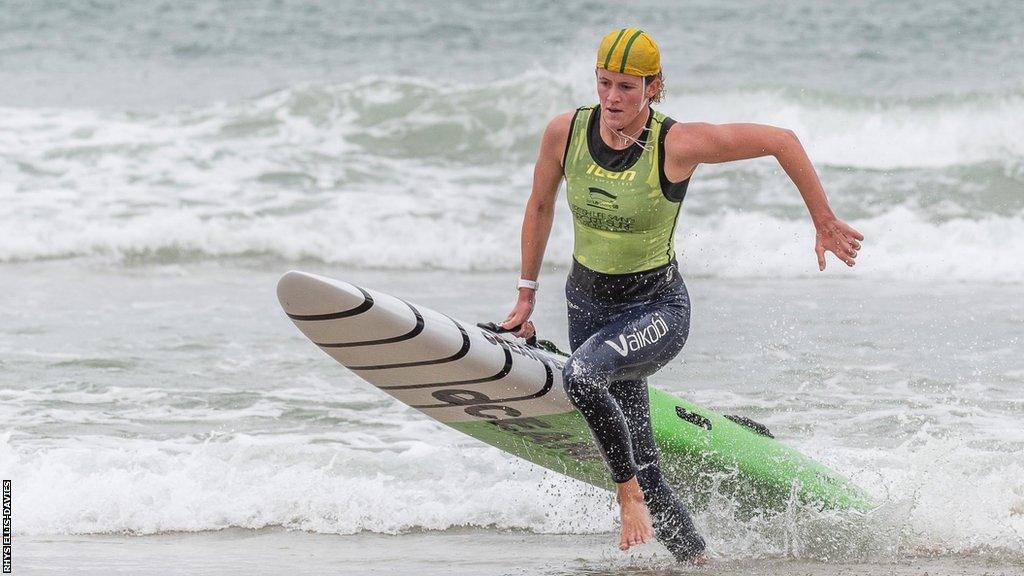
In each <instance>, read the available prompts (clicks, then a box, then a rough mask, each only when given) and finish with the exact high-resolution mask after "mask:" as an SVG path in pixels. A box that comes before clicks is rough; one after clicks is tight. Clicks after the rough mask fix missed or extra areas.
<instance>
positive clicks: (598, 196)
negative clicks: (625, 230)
mask: <svg viewBox="0 0 1024 576" xmlns="http://www.w3.org/2000/svg"><path fill="white" fill-rule="evenodd" d="M616 200H618V197H617V196H616V195H615V194H612V193H611V192H608V191H607V190H601V189H600V188H589V189H588V193H587V206H593V207H594V208H600V209H602V210H618V209H619V205H618V204H617V203H616V202H615V201H616Z"/></svg>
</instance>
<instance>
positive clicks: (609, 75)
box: [597, 68, 657, 130]
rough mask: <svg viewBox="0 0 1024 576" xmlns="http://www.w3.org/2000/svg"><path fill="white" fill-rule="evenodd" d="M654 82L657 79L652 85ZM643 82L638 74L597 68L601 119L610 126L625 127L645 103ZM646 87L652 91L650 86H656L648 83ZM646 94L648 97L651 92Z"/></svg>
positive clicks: (619, 128)
mask: <svg viewBox="0 0 1024 576" xmlns="http://www.w3.org/2000/svg"><path fill="white" fill-rule="evenodd" d="M656 82H657V80H655V81H654V82H652V83H651V84H652V85H654V84H655V83H656ZM644 84H645V83H644V79H643V78H641V77H639V76H630V75H629V74H622V73H620V72H609V71H608V70H603V69H600V68H598V69H597V97H598V100H599V101H600V103H601V119H602V120H604V121H605V122H606V123H607V124H608V125H609V126H610V127H612V128H615V129H618V130H621V129H623V128H625V127H626V125H627V124H629V123H630V122H631V121H632V120H633V119H635V118H636V117H637V115H638V113H639V112H640V111H641V109H642V107H643V106H644V105H645V104H647V101H645V100H644V97H645V95H644V88H645V86H644ZM646 88H647V92H649V93H653V92H654V90H652V88H657V86H651V85H648V86H646ZM646 96H647V98H650V96H651V94H647V95H646Z"/></svg>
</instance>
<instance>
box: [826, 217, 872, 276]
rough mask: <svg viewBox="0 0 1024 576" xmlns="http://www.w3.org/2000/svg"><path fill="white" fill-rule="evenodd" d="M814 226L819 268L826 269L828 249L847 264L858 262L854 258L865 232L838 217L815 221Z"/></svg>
mask: <svg viewBox="0 0 1024 576" xmlns="http://www.w3.org/2000/svg"><path fill="white" fill-rule="evenodd" d="M814 227H815V228H816V229H817V234H816V238H815V242H814V252H815V253H816V254H817V255H818V270H824V269H825V252H826V251H828V252H831V253H833V254H835V255H836V258H839V259H840V260H842V261H843V262H846V265H847V266H853V265H854V264H856V261H855V260H854V259H855V258H857V252H858V251H859V250H860V242H861V240H863V239H864V235H863V234H861V233H860V232H857V231H856V230H854V229H853V227H852V226H850V225H849V224H847V223H846V222H843V221H842V220H840V219H838V218H832V219H830V220H825V221H822V222H815V223H814Z"/></svg>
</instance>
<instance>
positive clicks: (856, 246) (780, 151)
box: [666, 123, 864, 270]
mask: <svg viewBox="0 0 1024 576" xmlns="http://www.w3.org/2000/svg"><path fill="white" fill-rule="evenodd" d="M677 126H678V128H676V127H673V129H672V130H671V132H669V134H668V138H667V139H666V153H667V154H666V156H667V157H666V160H667V161H668V163H669V164H671V165H672V169H673V171H674V172H676V173H682V174H684V175H685V174H689V173H691V172H693V169H694V168H696V166H697V165H698V164H704V163H707V164H717V163H721V162H732V161H734V160H746V159H748V158H758V157H761V156H774V157H775V158H776V159H777V160H778V161H779V165H780V166H782V169H783V170H785V171H786V174H788V175H789V177H790V179H791V180H793V184H795V185H796V187H797V189H798V190H799V191H800V195H801V196H802V197H803V199H804V204H806V205H807V211H808V212H810V214H811V220H812V221H813V222H814V227H815V229H816V231H817V234H816V241H815V246H814V251H815V253H816V254H817V256H818V269H819V270H824V269H825V252H826V251H828V252H832V253H833V254H835V255H836V257H837V258H839V259H840V260H842V261H843V262H846V264H847V265H848V266H853V265H854V264H855V263H856V262H855V258H856V257H857V251H858V250H860V241H861V240H863V239H864V235H863V234H861V233H860V232H857V231H856V230H854V229H853V227H851V226H850V225H849V224H847V223H846V222H843V221H842V220H840V219H839V218H837V217H836V215H835V214H834V213H833V212H832V208H831V207H830V206H829V204H828V197H827V196H826V195H825V189H824V188H822V186H821V181H820V180H818V173H817V172H816V171H815V170H814V166H813V165H812V164H811V160H810V158H808V157H807V153H806V152H805V151H804V147H803V146H802V145H801V144H800V140H799V139H797V137H796V134H794V133H793V131H792V130H786V129H784V128H776V127H774V126H766V125H764V124H721V125H715V124H705V123H686V124H678V125H677ZM668 169H669V168H668V167H666V171H668Z"/></svg>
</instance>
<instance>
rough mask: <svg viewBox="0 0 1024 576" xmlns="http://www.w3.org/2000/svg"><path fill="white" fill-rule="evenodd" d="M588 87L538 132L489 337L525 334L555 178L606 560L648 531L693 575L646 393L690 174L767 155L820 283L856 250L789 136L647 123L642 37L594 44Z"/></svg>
mask: <svg viewBox="0 0 1024 576" xmlns="http://www.w3.org/2000/svg"><path fill="white" fill-rule="evenodd" d="M596 78H597V95H598V99H599V104H597V105H594V106H588V107H583V108H579V109H578V110H576V111H575V112H569V113H565V114H562V115H559V116H556V117H555V118H554V119H553V120H552V121H551V122H550V123H549V124H548V126H547V129H546V130H545V131H544V136H543V138H542V140H541V148H540V154H539V156H538V158H537V164H536V167H535V169H534V178H533V191H532V193H531V195H530V199H529V201H528V202H527V205H526V215H525V217H524V219H523V228H522V274H521V279H520V281H519V297H518V301H517V302H516V304H515V307H514V308H513V309H512V311H511V312H510V313H509V315H508V317H507V318H506V320H505V322H503V326H504V327H506V328H508V327H511V328H514V329H515V333H516V335H518V336H522V337H528V336H530V335H532V334H533V332H534V327H533V324H532V322H530V321H529V319H530V315H531V314H532V312H533V308H534V298H535V295H536V291H537V288H538V285H537V283H536V279H537V276H538V274H539V272H540V267H541V261H542V259H543V256H544V249H545V246H546V244H547V239H548V236H549V234H550V231H551V223H552V219H553V216H554V203H555V197H556V195H557V192H558V187H559V184H560V182H561V179H562V177H563V176H564V177H565V179H566V188H567V196H568V200H569V206H570V208H571V211H572V214H573V228H574V233H575V243H574V248H573V265H572V269H571V271H570V273H569V277H568V280H567V283H566V301H567V304H568V314H569V340H570V346H571V348H572V350H573V353H572V356H571V357H570V358H569V360H568V361H567V362H566V365H565V371H564V373H563V376H564V382H565V390H566V394H567V395H568V396H569V400H570V401H571V402H572V403H573V405H574V406H576V407H577V408H578V409H579V411H580V412H581V413H582V414H583V416H584V417H585V418H586V420H587V423H588V425H589V426H590V429H591V431H592V432H593V434H594V437H595V439H596V441H597V443H598V445H599V447H600V448H601V452H602V454H603V456H604V458H605V461H606V463H607V464H608V468H609V469H610V471H611V474H612V478H613V480H614V481H615V483H616V496H617V499H618V502H619V507H620V518H621V523H622V527H621V534H620V538H619V548H621V549H622V550H626V549H628V548H629V547H630V546H634V545H637V544H642V543H645V542H647V541H648V540H649V539H650V538H651V537H652V536H653V534H652V532H654V531H656V532H657V536H658V539H659V540H660V541H662V542H663V543H664V544H665V545H666V546H667V547H668V548H669V550H671V551H672V553H673V554H674V555H675V556H676V557H677V558H678V559H680V560H681V561H694V562H698V563H703V562H704V561H705V560H706V557H705V556H704V540H703V539H702V538H701V537H700V535H699V534H697V532H696V530H695V529H694V526H693V522H692V521H691V519H690V515H689V513H688V512H687V510H686V508H685V507H684V506H683V504H682V503H681V502H680V500H679V498H678V497H677V496H676V495H675V494H674V493H673V492H672V490H671V489H670V488H669V487H668V485H667V484H666V483H665V481H664V479H663V478H662V476H661V472H660V470H659V468H658V452H657V448H656V447H655V444H654V438H653V435H652V433H651V422H650V408H649V403H648V396H647V383H646V378H647V377H648V376H650V375H651V374H653V373H654V372H656V371H657V370H658V369H660V368H661V367H662V366H664V365H665V364H666V363H667V362H669V361H670V360H671V359H672V358H673V357H675V356H676V354H678V353H679V351H680V350H681V349H682V347H683V344H684V343H685V341H686V337H687V335H688V332H689V321H690V303H689V297H688V295H687V292H686V286H685V285H684V284H683V280H682V277H681V276H680V275H679V271H678V268H677V264H676V261H675V248H674V239H673V236H674V232H675V225H676V221H677V219H678V216H679V210H680V206H681V202H682V200H683V196H684V195H685V193H686V187H687V185H688V184H689V181H690V176H691V175H692V174H693V171H694V170H695V169H696V168H697V166H698V165H699V164H702V163H720V162H731V161H734V160H743V159H747V158H757V157H760V156H774V157H775V158H776V159H778V162H779V164H780V165H781V166H782V168H783V169H784V170H785V171H786V174H788V175H789V177H790V178H791V179H792V180H793V183H794V184H795V185H796V187H797V189H798V190H799V191H800V194H801V196H803V200H804V202H805V203H806V205H807V209H808V211H809V212H810V215H811V220H812V221H813V223H814V226H815V229H816V231H817V235H816V242H815V247H814V250H815V252H816V254H817V257H818V267H819V269H820V270H824V269H825V252H826V251H829V252H832V253H833V254H835V255H836V256H837V257H838V258H839V259H840V260H842V261H843V262H845V263H846V264H847V265H849V266H853V265H854V262H855V260H854V259H855V258H856V257H857V251H858V250H859V249H860V240H863V239H864V237H863V236H862V235H861V234H860V233H859V232H857V231H856V230H854V229H853V228H851V227H850V226H849V225H847V224H846V223H845V222H843V221H842V220H839V219H838V218H836V216H835V214H833V213H832V210H831V208H830V207H829V204H828V199H827V198H826V196H825V191H824V190H823V189H822V186H821V183H820V182H819V180H818V176H817V174H816V173H815V170H814V167H813V166H812V165H811V162H810V160H809V159H808V158H807V154H806V153H805V152H804V150H803V147H802V146H801V145H800V142H799V141H798V140H797V138H796V136H795V135H794V134H793V132H791V131H790V130H785V129H781V128H776V127H772V126H765V125H759V124H724V125H711V124H704V123H677V122H675V121H673V120H672V119H671V118H668V117H666V116H665V115H663V114H661V113H660V112H655V111H653V110H652V109H651V103H652V102H658V101H660V99H661V94H662V87H663V80H662V74H661V56H660V53H659V50H658V46H657V44H655V43H654V40H652V39H651V38H650V36H648V35H647V34H646V33H645V32H643V31H641V30H638V29H636V28H624V29H621V30H615V31H613V32H610V33H609V34H608V35H607V36H605V37H604V39H603V40H602V41H601V44H600V46H599V48H598V53H597V70H596ZM516 327H518V328H516ZM652 520H653V522H652Z"/></svg>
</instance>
